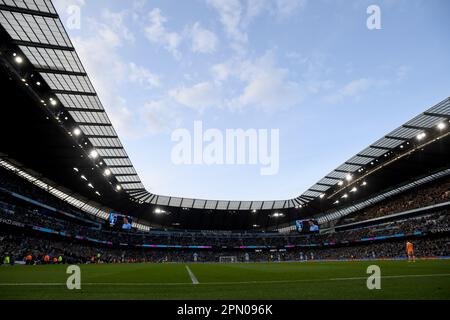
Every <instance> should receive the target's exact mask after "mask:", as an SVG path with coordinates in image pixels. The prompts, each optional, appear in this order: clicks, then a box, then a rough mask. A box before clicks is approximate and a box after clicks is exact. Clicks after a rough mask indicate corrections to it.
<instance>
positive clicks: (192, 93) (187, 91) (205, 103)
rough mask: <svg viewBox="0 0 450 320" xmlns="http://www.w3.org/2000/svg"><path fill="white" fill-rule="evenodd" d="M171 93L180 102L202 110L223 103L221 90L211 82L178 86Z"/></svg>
mask: <svg viewBox="0 0 450 320" xmlns="http://www.w3.org/2000/svg"><path fill="white" fill-rule="evenodd" d="M169 95H170V96H171V97H172V98H174V99H175V101H177V102H178V103H180V104H182V105H185V106H187V107H190V108H192V109H195V110H198V111H200V112H201V111H203V110H204V109H206V108H210V107H215V106H218V105H220V103H221V102H220V98H219V97H220V94H219V91H218V90H217V88H216V87H215V86H214V85H213V84H212V83H209V82H200V83H197V84H195V85H193V86H191V87H185V86H183V87H180V88H176V89H173V90H170V92H169Z"/></svg>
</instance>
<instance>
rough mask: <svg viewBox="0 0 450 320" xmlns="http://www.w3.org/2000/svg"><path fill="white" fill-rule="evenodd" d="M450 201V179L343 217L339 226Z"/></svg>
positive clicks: (416, 189)
mask: <svg viewBox="0 0 450 320" xmlns="http://www.w3.org/2000/svg"><path fill="white" fill-rule="evenodd" d="M447 201H450V178H447V179H445V180H444V181H439V182H437V183H432V184H431V185H429V186H426V187H420V188H415V189H413V190H411V191H408V192H406V193H404V194H401V195H399V196H396V197H395V198H393V199H391V200H387V201H383V202H382V203H379V204H376V205H374V206H371V207H369V208H366V209H363V210H361V211H357V212H355V213H352V214H350V215H348V216H345V217H343V218H342V219H341V220H340V221H339V223H338V224H339V225H343V224H347V223H353V222H359V221H364V220H369V219H374V218H380V217H384V216H387V215H391V214H395V213H399V212H403V211H407V210H412V209H417V208H422V207H426V206H431V205H434V204H438V203H443V202H447Z"/></svg>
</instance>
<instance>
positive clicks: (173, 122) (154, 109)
mask: <svg viewBox="0 0 450 320" xmlns="http://www.w3.org/2000/svg"><path fill="white" fill-rule="evenodd" d="M142 116H143V118H144V119H145V123H146V125H145V130H146V132H148V133H150V134H157V133H160V132H163V131H167V130H170V129H173V128H177V127H179V126H180V125H181V122H182V121H181V116H180V115H179V113H178V112H177V111H176V109H175V108H174V107H173V106H171V104H170V103H169V102H168V101H166V100H155V101H149V102H147V103H146V104H145V105H144V107H143V108H142Z"/></svg>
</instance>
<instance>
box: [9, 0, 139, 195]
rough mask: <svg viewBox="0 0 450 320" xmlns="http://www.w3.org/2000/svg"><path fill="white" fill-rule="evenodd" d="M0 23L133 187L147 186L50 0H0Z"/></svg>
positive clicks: (125, 184) (125, 182) (124, 185)
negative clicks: (123, 144) (118, 134)
mask: <svg viewBox="0 0 450 320" xmlns="http://www.w3.org/2000/svg"><path fill="white" fill-rule="evenodd" d="M0 24H1V25H2V26H3V28H4V29H5V30H6V32H7V33H8V34H9V36H10V37H11V38H12V42H13V44H15V45H17V46H18V48H19V49H20V50H21V51H22V53H23V55H24V56H25V57H26V58H27V59H28V61H29V62H30V63H31V64H32V65H33V68H34V71H35V72H36V73H38V74H39V75H40V76H41V77H42V79H43V80H44V81H45V82H46V84H47V85H48V86H49V87H50V89H51V91H52V93H53V94H54V97H55V98H56V99H57V100H58V102H59V103H60V104H61V106H62V108H63V109H64V110H66V111H67V112H68V113H69V114H70V116H71V117H72V118H73V120H74V121H75V122H76V123H77V125H78V127H79V129H80V130H81V132H82V134H83V135H84V137H86V138H88V140H89V141H90V143H91V145H92V146H93V148H95V150H96V151H97V152H98V155H99V157H100V158H101V159H102V161H104V163H105V164H106V165H107V166H108V168H109V169H110V171H111V174H112V175H114V176H115V178H116V179H117V181H118V183H119V184H120V186H121V188H122V189H124V190H125V191H127V192H130V191H142V190H144V186H143V184H142V182H141V179H140V178H139V176H138V174H137V173H136V170H135V169H134V167H133V165H132V163H131V161H130V159H129V157H128V155H127V153H126V151H125V149H124V148H123V146H122V143H121V142H120V139H119V137H118V136H117V133H116V131H115V130H114V127H113V126H112V124H111V121H110V120H109V118H108V115H107V113H106V112H105V109H104V108H103V106H102V103H101V101H100V99H99V97H98V96H97V93H96V91H95V89H94V87H93V85H92V83H91V81H90V80H89V77H88V75H87V74H86V71H85V69H84V67H83V65H82V63H81V61H80V59H79V57H78V55H77V53H76V51H75V49H74V47H73V45H72V42H71V41H70V38H69V36H68V34H67V32H66V31H65V29H64V26H63V24H62V23H61V20H60V19H59V16H58V14H57V12H56V10H55V8H54V6H53V4H52V2H51V1H50V0H0Z"/></svg>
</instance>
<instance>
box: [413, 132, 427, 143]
mask: <svg viewBox="0 0 450 320" xmlns="http://www.w3.org/2000/svg"><path fill="white" fill-rule="evenodd" d="M426 136H427V134H426V133H425V132H421V133H419V134H418V135H417V137H416V138H417V140H419V141H420V140H423V139H424V138H425V137H426Z"/></svg>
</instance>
